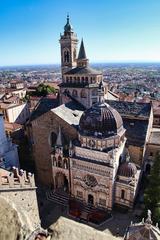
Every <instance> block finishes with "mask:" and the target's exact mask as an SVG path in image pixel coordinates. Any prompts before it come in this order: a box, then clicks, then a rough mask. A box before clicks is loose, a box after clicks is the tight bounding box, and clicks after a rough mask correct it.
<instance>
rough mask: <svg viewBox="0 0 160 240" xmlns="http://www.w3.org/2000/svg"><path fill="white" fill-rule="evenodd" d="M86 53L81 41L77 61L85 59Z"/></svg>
mask: <svg viewBox="0 0 160 240" xmlns="http://www.w3.org/2000/svg"><path fill="white" fill-rule="evenodd" d="M86 58H87V57H86V51H85V48H84V43H83V39H82V41H81V46H80V49H79V54H78V60H80V59H86Z"/></svg>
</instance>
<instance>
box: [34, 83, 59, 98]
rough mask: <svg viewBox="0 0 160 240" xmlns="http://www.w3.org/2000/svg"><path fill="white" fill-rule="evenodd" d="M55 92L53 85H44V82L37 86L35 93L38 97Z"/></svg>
mask: <svg viewBox="0 0 160 240" xmlns="http://www.w3.org/2000/svg"><path fill="white" fill-rule="evenodd" d="M55 92H56V90H55V88H54V87H51V86H49V85H45V84H43V83H42V84H40V85H39V86H38V87H37V89H36V92H35V95H36V96H38V97H45V96H47V95H48V94H52V93H55Z"/></svg>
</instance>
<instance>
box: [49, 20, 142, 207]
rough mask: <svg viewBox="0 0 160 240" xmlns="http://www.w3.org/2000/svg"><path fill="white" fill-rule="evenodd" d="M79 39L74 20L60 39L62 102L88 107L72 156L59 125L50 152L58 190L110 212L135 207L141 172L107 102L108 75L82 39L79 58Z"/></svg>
mask: <svg viewBox="0 0 160 240" xmlns="http://www.w3.org/2000/svg"><path fill="white" fill-rule="evenodd" d="M77 43H78V40H77V37H76V34H75V33H74V32H73V28H72V26H71V25H70V22H69V17H67V24H66V25H65V27H64V34H63V35H61V39H60V45H61V61H62V64H61V70H62V84H61V85H60V96H61V101H62V104H65V103H66V98H65V97H66V96H67V97H69V98H70V99H73V100H76V101H77V102H79V103H80V104H81V105H83V106H84V107H85V109H86V110H85V111H84V112H83V114H82V115H81V117H80V119H79V124H78V129H77V130H78V131H77V132H78V135H77V139H74V140H73V141H72V140H70V144H69V146H68V154H66V151H65V149H64V145H63V142H64V141H63V139H62V138H63V137H62V132H61V128H60V127H59V132H58V136H57V139H56V143H55V148H54V150H53V152H52V154H51V159H52V172H53V187H54V189H55V190H64V191H66V192H68V194H70V196H72V197H74V198H76V199H78V200H80V201H82V202H84V203H85V204H90V205H92V206H94V207H102V208H105V209H109V210H111V209H112V207H113V205H114V204H117V205H122V206H126V207H129V208H131V207H132V206H133V204H134V200H135V197H136V194H137V190H138V183H139V179H140V176H141V170H138V169H137V167H136V165H135V164H134V163H131V162H130V157H129V154H128V150H127V149H126V137H125V132H126V130H125V128H124V126H123V120H122V117H121V116H120V114H119V113H118V111H117V110H115V109H114V108H112V107H111V106H110V105H109V104H108V103H107V102H106V100H107V91H108V90H107V86H106V85H105V84H104V83H103V75H102V73H100V72H98V71H97V70H94V69H92V68H91V67H89V61H88V59H87V57H86V53H85V48H84V43H83V40H82V41H81V45H80V50H79V54H78V57H77V56H76V52H77Z"/></svg>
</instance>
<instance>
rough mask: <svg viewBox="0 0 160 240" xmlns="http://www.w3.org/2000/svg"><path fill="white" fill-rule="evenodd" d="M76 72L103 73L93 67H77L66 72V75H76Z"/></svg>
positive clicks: (86, 73) (81, 73)
mask: <svg viewBox="0 0 160 240" xmlns="http://www.w3.org/2000/svg"><path fill="white" fill-rule="evenodd" d="M74 74H80V75H100V74H102V73H101V72H100V71H98V70H96V69H93V68H91V67H88V66H87V67H76V68H73V69H71V70H69V71H68V72H66V73H65V75H74Z"/></svg>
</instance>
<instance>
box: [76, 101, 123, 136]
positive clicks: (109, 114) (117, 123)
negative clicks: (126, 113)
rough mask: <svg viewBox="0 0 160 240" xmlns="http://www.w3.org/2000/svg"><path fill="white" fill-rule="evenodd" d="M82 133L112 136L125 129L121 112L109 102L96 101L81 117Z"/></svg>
mask: <svg viewBox="0 0 160 240" xmlns="http://www.w3.org/2000/svg"><path fill="white" fill-rule="evenodd" d="M79 126H80V133H82V134H83V135H87V136H97V137H104V138H106V137H110V136H114V135H116V134H117V133H118V132H119V131H120V130H122V129H123V121H122V118H121V116H120V114H119V113H118V112H117V111H116V110H115V109H113V108H112V107H111V106H110V105H108V104H107V103H105V102H103V103H96V104H94V105H93V106H92V107H91V108H89V109H87V110H86V111H84V113H83V114H82V116H81V118H80V123H79Z"/></svg>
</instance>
